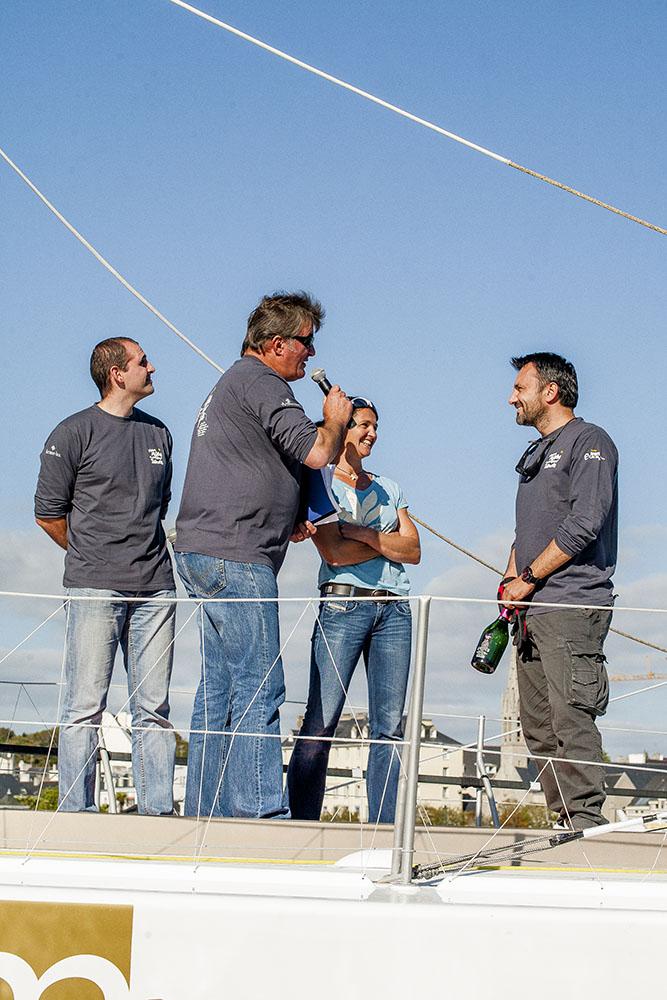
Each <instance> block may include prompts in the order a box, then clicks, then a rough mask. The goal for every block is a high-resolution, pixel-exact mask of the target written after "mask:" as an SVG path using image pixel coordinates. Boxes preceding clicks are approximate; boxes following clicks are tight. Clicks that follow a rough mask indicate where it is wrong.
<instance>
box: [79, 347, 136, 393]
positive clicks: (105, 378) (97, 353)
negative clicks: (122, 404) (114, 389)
mask: <svg viewBox="0 0 667 1000" xmlns="http://www.w3.org/2000/svg"><path fill="white" fill-rule="evenodd" d="M136 343H137V341H136V340H132V337H109V338H108V339H107V340H101V341H100V342H99V344H96V345H95V347H94V348H93V353H92V354H91V355H90V377H91V378H92V380H93V382H94V383H95V385H96V386H97V388H98V389H99V390H100V396H101V397H102V399H104V397H105V396H106V394H107V393H108V392H109V372H110V371H111V369H112V368H120V370H121V371H126V369H127V364H128V357H127V350H126V347H125V345H126V344H136Z"/></svg>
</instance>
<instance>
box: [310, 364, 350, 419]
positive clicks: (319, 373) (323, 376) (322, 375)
mask: <svg viewBox="0 0 667 1000" xmlns="http://www.w3.org/2000/svg"><path fill="white" fill-rule="evenodd" d="M310 377H311V378H312V380H313V382H314V383H315V384H316V385H319V387H320V389H321V390H322V392H323V393H324V395H325V396H328V395H329V393H330V392H331V382H330V381H329V379H328V378H327V373H326V372H325V370H324V368H316V369H315V371H314V372H313V373H312V375H311V376H310ZM347 426H348V428H350V427H356V426H357V422H356V420H355V419H354V417H352V419H351V420H350V422H349V424H348V425H347Z"/></svg>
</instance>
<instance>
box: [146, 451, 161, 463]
mask: <svg viewBox="0 0 667 1000" xmlns="http://www.w3.org/2000/svg"><path fill="white" fill-rule="evenodd" d="M148 457H149V458H150V460H151V465H164V458H163V455H162V448H149V449H148Z"/></svg>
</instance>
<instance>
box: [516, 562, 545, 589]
mask: <svg viewBox="0 0 667 1000" xmlns="http://www.w3.org/2000/svg"><path fill="white" fill-rule="evenodd" d="M521 579H522V580H523V582H524V583H531V584H532V585H533V587H536V586H537V584H538V583H539V582H540V581H539V580H538V579H537V577H536V576H535V574H534V573H533V571H532V569H531V568H530V566H526V568H525V569H523V570H521Z"/></svg>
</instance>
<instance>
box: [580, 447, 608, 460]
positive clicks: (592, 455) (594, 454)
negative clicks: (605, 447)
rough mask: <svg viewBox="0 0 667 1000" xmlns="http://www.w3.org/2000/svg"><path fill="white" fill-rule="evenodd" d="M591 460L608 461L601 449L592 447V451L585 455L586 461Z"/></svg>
mask: <svg viewBox="0 0 667 1000" xmlns="http://www.w3.org/2000/svg"><path fill="white" fill-rule="evenodd" d="M591 460H593V461H595V462H606V461H607V459H606V458H605V457H604V455H601V454H600V449H599V448H591V450H590V451H587V452H586V454H585V455H584V462H589V461H591Z"/></svg>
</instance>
